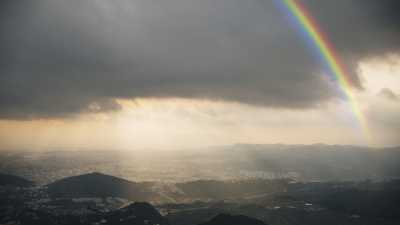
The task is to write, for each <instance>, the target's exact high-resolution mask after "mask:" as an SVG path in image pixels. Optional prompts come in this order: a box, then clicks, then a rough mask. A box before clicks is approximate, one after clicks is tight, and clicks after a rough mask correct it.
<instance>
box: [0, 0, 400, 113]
mask: <svg viewBox="0 0 400 225" xmlns="http://www.w3.org/2000/svg"><path fill="white" fill-rule="evenodd" d="M304 3H306V5H307V6H308V7H310V9H311V11H312V13H313V14H315V16H316V17H317V19H318V21H319V22H320V24H321V26H322V27H323V28H324V30H325V31H326V32H327V34H328V36H329V37H330V38H331V39H332V41H333V43H334V44H335V45H336V46H337V47H338V50H339V53H340V55H341V56H342V57H343V59H344V60H345V63H346V65H347V66H348V67H349V71H350V72H349V74H350V76H351V77H352V80H353V84H354V85H355V86H361V84H360V82H359V80H358V78H357V76H356V74H355V70H356V67H355V63H356V62H357V61H358V60H360V59H362V58H364V57H369V56H375V55H377V54H380V55H381V54H385V53H389V52H395V53H396V52H398V50H399V49H398V47H399V46H400V43H399V40H400V38H399V27H400V26H399V21H400V19H399V16H398V14H397V12H398V10H399V9H400V7H399V2H398V1H397V0H392V1H389V0H380V1H376V0H353V1H348V0H340V1H320V0H318V1H317V0H309V1H304ZM0 6H1V8H0V34H1V35H0V47H1V51H0V60H1V61H0V105H1V108H0V117H2V118H12V119H26V118H37V117H63V116H68V115H73V114H76V113H80V112H85V111H110V110H117V109H119V106H118V104H117V103H116V102H115V101H114V100H113V99H115V98H134V97H184V98H207V99H215V100H228V101H237V102H242V103H248V104H257V105H265V106H269V107H284V108H305V107H313V106H315V105H317V104H320V103H323V102H326V101H328V100H330V99H333V98H337V97H338V93H337V91H336V88H335V87H334V86H335V83H334V82H333V81H332V79H327V77H326V76H325V77H324V76H321V72H322V71H324V66H323V64H322V63H321V62H320V61H319V59H318V58H316V57H315V53H314V52H313V50H312V49H311V48H310V47H309V46H307V44H306V41H305V40H304V39H303V38H302V36H301V34H299V31H298V30H296V27H294V26H293V24H290V23H288V19H287V17H286V15H284V13H282V11H280V10H279V7H277V6H276V4H274V2H273V1H269V0H268V1H267V0H265V1H261V0H251V1H241V0H198V1H197V0H168V1H166V0H164V1H156V0H115V1H109V0H68V1H67V0H65V1H62V0H58V1H56V0H35V1H23V0H3V1H2V2H1V3H0Z"/></svg>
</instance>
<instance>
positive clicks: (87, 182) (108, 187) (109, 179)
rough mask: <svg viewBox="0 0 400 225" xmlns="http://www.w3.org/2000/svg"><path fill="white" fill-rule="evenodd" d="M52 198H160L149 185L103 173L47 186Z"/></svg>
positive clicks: (150, 199) (144, 199) (149, 199)
mask: <svg viewBox="0 0 400 225" xmlns="http://www.w3.org/2000/svg"><path fill="white" fill-rule="evenodd" d="M47 188H48V193H49V194H50V196H52V197H75V198H79V197H120V198H125V199H129V200H133V201H156V200H158V199H159V198H160V196H159V195H158V194H157V193H155V192H153V191H151V190H150V188H149V187H148V185H146V184H142V183H135V182H131V181H128V180H125V179H121V178H118V177H114V176H110V175H105V174H101V173H89V174H84V175H79V176H73V177H68V178H64V179H61V180H58V181H55V182H53V183H51V184H49V185H47Z"/></svg>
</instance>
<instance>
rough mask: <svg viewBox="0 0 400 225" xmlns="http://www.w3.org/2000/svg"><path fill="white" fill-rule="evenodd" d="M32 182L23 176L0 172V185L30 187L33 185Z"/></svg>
mask: <svg viewBox="0 0 400 225" xmlns="http://www.w3.org/2000/svg"><path fill="white" fill-rule="evenodd" d="M33 185H34V182H32V181H30V180H27V179H25V178H22V177H19V176H15V175H10V174H3V173H0V186H13V187H30V186H33Z"/></svg>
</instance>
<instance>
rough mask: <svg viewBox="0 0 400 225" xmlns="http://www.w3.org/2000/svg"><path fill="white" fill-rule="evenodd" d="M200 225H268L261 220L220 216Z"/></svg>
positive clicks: (226, 215) (239, 216) (237, 216)
mask: <svg viewBox="0 0 400 225" xmlns="http://www.w3.org/2000/svg"><path fill="white" fill-rule="evenodd" d="M199 225H266V224H265V223H264V222H262V221H261V220H257V219H254V218H250V217H247V216H241V215H235V216H234V215H229V214H219V215H217V216H216V217H214V218H212V219H211V220H210V221H208V222H205V223H202V224H199Z"/></svg>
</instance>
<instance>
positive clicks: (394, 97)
mask: <svg viewBox="0 0 400 225" xmlns="http://www.w3.org/2000/svg"><path fill="white" fill-rule="evenodd" d="M379 95H380V96H382V97H385V98H387V99H389V100H393V101H398V100H399V96H397V94H395V93H394V92H393V91H392V90H390V89H389V88H383V89H382V90H381V91H380V92H379Z"/></svg>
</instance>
